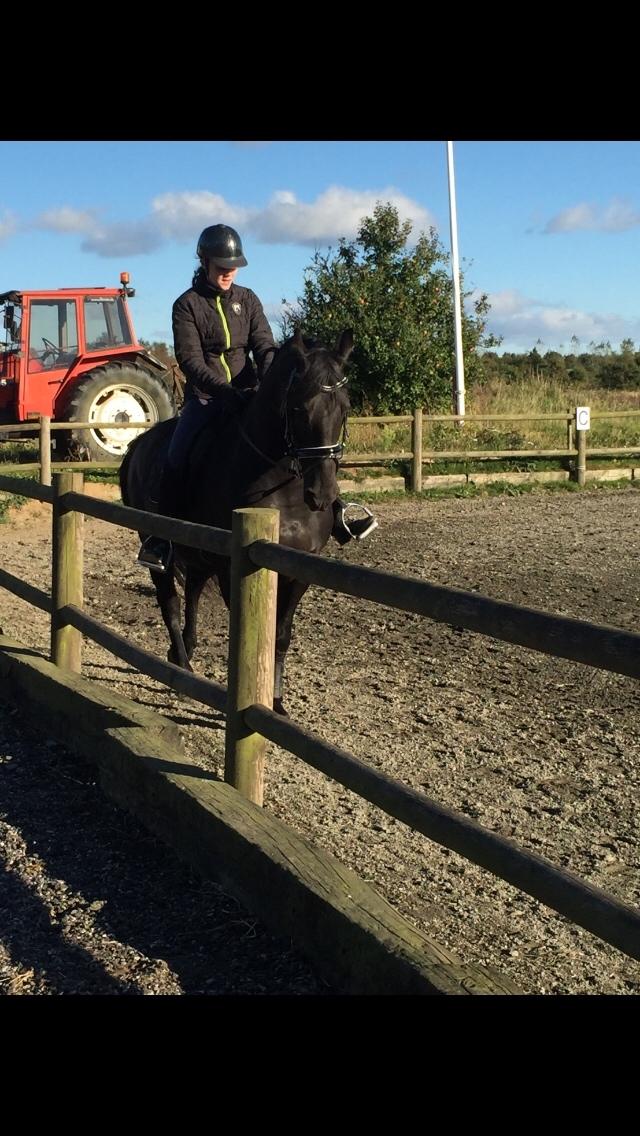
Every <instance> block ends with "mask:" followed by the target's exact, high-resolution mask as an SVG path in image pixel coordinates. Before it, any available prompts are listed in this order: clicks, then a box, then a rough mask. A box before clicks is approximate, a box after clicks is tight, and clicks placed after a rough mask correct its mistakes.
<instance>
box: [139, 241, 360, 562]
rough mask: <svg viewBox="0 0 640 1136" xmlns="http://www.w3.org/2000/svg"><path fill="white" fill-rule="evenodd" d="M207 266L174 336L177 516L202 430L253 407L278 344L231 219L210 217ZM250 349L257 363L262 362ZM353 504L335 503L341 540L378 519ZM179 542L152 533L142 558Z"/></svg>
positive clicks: (167, 555)
mask: <svg viewBox="0 0 640 1136" xmlns="http://www.w3.org/2000/svg"><path fill="white" fill-rule="evenodd" d="M197 256H198V259H199V261H200V268H198V269H197V271H196V272H195V274H194V277H193V283H192V287H191V288H189V289H188V291H186V292H183V294H182V295H181V296H179V297H178V299H177V300H176V301H175V303H174V305H173V338H174V349H175V353H176V359H177V361H178V364H179V366H180V368H181V370H182V372H183V374H184V375H185V377H186V385H185V394H184V406H183V408H182V411H181V414H180V417H179V418H178V421H177V424H176V428H175V430H174V433H173V436H172V439H171V442H170V445H169V450H168V454H167V458H166V462H165V465H164V469H163V473H162V477H161V480H160V488H159V492H158V500H157V502H156V501H154V502H153V504H154V506H155V508H156V510H157V512H158V513H162V514H163V515H164V516H168V517H175V516H177V515H178V514H179V509H180V500H181V498H182V497H183V492H182V484H183V477H184V472H185V468H186V464H187V460H188V456H189V451H190V449H191V447H192V445H193V442H194V440H195V438H196V437H197V435H198V434H199V433H200V431H201V430H202V429H203V427H204V426H206V425H207V424H211V423H215V424H216V426H217V427H219V429H220V430H222V428H223V426H224V425H225V423H226V422H228V421H229V420H230V419H231V418H232V417H235V416H236V415H238V414H239V413H240V412H241V411H242V410H243V409H244V407H245V405H246V400H247V399H248V398H250V397H251V392H253V391H254V390H255V388H256V386H257V384H258V382H259V381H261V380H262V379H263V378H264V376H265V374H266V373H267V371H268V369H269V367H270V365H271V362H272V360H273V356H274V353H275V350H276V345H275V341H274V338H273V335H272V332H271V328H270V327H269V324H268V322H267V318H266V316H265V314H264V310H263V307H262V304H261V303H260V300H259V299H258V297H257V296H256V294H255V292H252V291H251V289H250V288H242V287H240V286H239V285H238V284H236V283H235V278H236V274H237V272H238V269H239V268H243V267H244V266H245V265H246V264H247V260H246V258H245V256H244V253H243V251H242V242H241V240H240V237H239V235H238V233H237V232H236V230H235V229H232V228H230V226H229V225H209V227H208V228H206V229H204V231H203V232H202V233H201V234H200V238H199V240H198V246H197ZM249 352H251V353H252V355H253V358H254V360H255V362H256V364H257V373H256V369H255V367H254V365H253V363H252V362H251V359H250V358H249ZM352 507H353V503H352V502H350V503H349V505H346V506H345V504H344V503H343V502H342V501H341V499H340V498H339V497H336V500H335V501H334V503H333V517H334V525H333V530H332V535H333V536H334V537H335V539H336V540H337V541H338V543H339V544H346V543H347V542H348V541H349V540H351V539H352V538H354V537H355V539H356V540H363V539H364V537H366V536H368V535H369V533H371V532H373V530H374V529H375V528H377V525H378V522H377V521H376V520H375V518H374V517H373V515H372V513H371V511H370V510H369V509H366V508H365V507H364V506H355V507H356V508H360V509H364V513H365V515H364V517H360V518H357V519H354V520H347V516H346V515H345V514H346V513H347V510H349V509H351V508H352ZM170 560H171V543H170V542H169V541H166V540H161V539H160V538H159V537H153V536H150V537H147V539H146V540H145V541H144V542H143V544H142V548H141V549H140V553H139V556H138V563H139V564H141V565H143V566H144V567H145V568H149V569H150V570H151V571H152V572H166V571H167V569H168V567H169V562H170Z"/></svg>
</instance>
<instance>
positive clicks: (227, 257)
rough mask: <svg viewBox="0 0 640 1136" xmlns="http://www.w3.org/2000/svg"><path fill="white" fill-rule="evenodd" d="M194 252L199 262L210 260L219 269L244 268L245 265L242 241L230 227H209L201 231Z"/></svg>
mask: <svg viewBox="0 0 640 1136" xmlns="http://www.w3.org/2000/svg"><path fill="white" fill-rule="evenodd" d="M196 252H197V255H198V256H199V257H200V259H201V260H212V261H213V262H214V264H216V265H218V266H219V267H220V268H244V266H245V264H246V263H247V259H246V257H245V255H244V253H243V251H242V241H241V240H240V237H239V235H238V233H236V231H235V229H232V228H231V226H230V225H209V226H208V228H206V229H203V231H202V232H201V234H200V237H199V239H198V248H197V250H196Z"/></svg>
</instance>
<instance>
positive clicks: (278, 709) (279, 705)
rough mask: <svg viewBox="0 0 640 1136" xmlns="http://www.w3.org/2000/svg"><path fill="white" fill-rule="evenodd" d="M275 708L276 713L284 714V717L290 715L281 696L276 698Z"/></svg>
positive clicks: (274, 701)
mask: <svg viewBox="0 0 640 1136" xmlns="http://www.w3.org/2000/svg"><path fill="white" fill-rule="evenodd" d="M273 709H274V713H276V714H282V717H283V718H288V717H289V715H288V714H287V711H286V710H285V708H284V706H283V705H282V699H281V698H274V700H273Z"/></svg>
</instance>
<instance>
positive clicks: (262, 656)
mask: <svg viewBox="0 0 640 1136" xmlns="http://www.w3.org/2000/svg"><path fill="white" fill-rule="evenodd" d="M279 533H280V513H279V511H278V510H277V509H236V510H235V512H234V514H233V521H232V528H231V606H230V609H229V664H228V673H227V726H226V736H225V765H224V779H225V781H227V782H228V783H229V784H230V785H233V786H234V788H236V789H237V790H238V791H239V792H240V793H242V794H243V795H244V796H245V797H248V798H249V800H250V801H253V802H254V803H255V804H256V805H261V804H262V798H263V788H264V753H265V748H266V745H267V742H266V738H263V737H262V735H261V734H256V733H254V732H253V731H252V730H251V729H250V728H249V727H247V726H246V725H245V724H244V721H243V717H242V712H243V710H246V708H247V706H251V704H252V703H254V702H257V703H261V704H262V705H263V706H268V707H269V709H271V707H272V705H273V680H274V660H275V638H276V605H277V592H278V576H277V573H276V572H271V571H269V570H268V569H266V568H256V566H255V564H252V562H251V561H250V560H249V557H248V555H247V548H248V547H249V545H250V544H253V542H254V541H256V540H272V541H276V542H277V540H278V536H279Z"/></svg>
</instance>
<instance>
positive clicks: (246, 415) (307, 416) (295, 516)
mask: <svg viewBox="0 0 640 1136" xmlns="http://www.w3.org/2000/svg"><path fill="white" fill-rule="evenodd" d="M352 350H353V334H352V332H351V331H344V332H343V333H342V335H341V336H340V337H339V339H338V342H337V344H336V347H335V349H334V350H330V349H328V348H326V347H323V346H321V345H320V344H319V343H317V342H316V341H314V340H310V339H304V338H303V336H302V334H301V333H300V331H297V332H296V334H295V335H294V336H293V337H292V338H291V339H289V340H287V342H286V343H284V344H283V346H282V347H280V348H279V349H278V351H277V352H276V355H275V357H274V360H273V363H272V364H271V367H270V368H269V371H268V372H267V375H266V376H265V378H264V379H263V381H262V383H261V384H260V387H259V388H258V390H257V392H256V393H255V394H254V395H253V396H252V398H251V401H250V402H249V404H248V406H247V407H246V409H245V410H244V411H243V413H242V415H241V416H238V417H236V418H232V419H231V420H229V421H228V422H227V423H226V424H225V425H224V426H223V427H222V428H220V427H219V426H218V427H216V426H215V425H214V426H205V427H204V428H203V430H202V431H201V433H200V434H199V435H198V437H197V438H196V440H195V443H194V446H193V449H192V452H191V455H190V458H189V466H188V471H187V473H186V476H185V483H184V487H183V489H184V507H183V508H182V509H181V512H180V516H181V518H182V519H183V520H188V521H195V522H197V523H199V524H205V525H212V526H214V527H216V528H223V529H230V528H231V514H232V512H233V510H234V509H237V508H240V507H247V506H253V507H256V508H275V509H279V510H280V543H281V544H285V545H288V546H289V547H290V548H297V549H301V550H303V551H305V552H321V551H322V549H323V548H324V546H325V544H326V543H327V541H328V539H329V536H330V534H331V530H332V527H333V523H334V517H333V509H332V505H333V502H334V501H335V499H336V497H337V496H338V483H337V470H338V463H339V461H340V458H341V456H342V443H343V440H344V436H345V433H346V421H347V413H348V410H349V398H348V395H347V391H346V383H347V379H346V377H345V374H344V369H345V365H346V362H347V360H348V358H349V355H350V354H351V352H352ZM175 422H176V419H171V420H170V421H166V422H162V423H159V424H158V425H157V426H154V427H152V429H151V430H149V431H147V432H146V433H144V434H141V435H140V436H139V437H138V438H137V439H136V440H135V441H134V442H133V443H132V444H131V446H130V447H129V450H128V451H127V454H126V456H125V459H124V461H123V462H122V465H121V467H120V486H121V490H122V500H123V501H124V503H125V505H131V506H133V507H134V508H136V509H144V510H147V511H151V512H154V511H155V509H156V508H157V505H156V506H154V502H157V497H158V492H157V490H158V483H159V479H160V473H161V469H162V465H163V463H164V460H165V456H166V453H167V449H168V445H169V441H170V438H171V434H172V432H173V429H174V428H175ZM140 535H141V537H143V536H144V534H142V533H141V534H140ZM176 570H181V571H182V572H183V574H184V596H185V624H184V630H183V631H182V632H181V631H180V599H179V596H178V593H177V591H176V587H175V572H176ZM213 576H215V577H217V579H218V583H219V586H220V591H221V593H222V597H223V599H224V601H225V603H226V605H227V607H228V606H229V594H230V583H229V560H228V559H227V558H226V557H219V556H215V555H213V554H210V553H203V552H199V551H198V550H196V549H189V548H186V547H184V546H182V547H178V548H176V549H174V557H173V560H172V562H171V565H170V567H169V570H168V572H166V573H163V574H161V575H158V574H157V573H154V572H152V573H151V578H152V580H153V583H154V585H155V589H156V595H157V599H158V604H159V606H160V609H161V611H162V618H163V619H164V622H165V624H166V626H167V630H168V632H169V637H170V640H171V647H170V649H169V653H168V656H167V657H168V659H169V661H170V662H172V663H176V664H178V666H181V667H185V668H186V669H187V670H191V669H192V667H191V664H190V659H191V657H192V655H193V652H194V650H195V648H196V646H197V615H198V603H199V600H200V596H201V594H202V589H203V588H204V585H205V583H206V582H207V580H209V579H211V578H212V577H213ZM307 587H308V584H301V583H299V582H298V581H297V580H292V579H289V578H286V577H283V576H279V577H278V605H277V616H276V666H275V689H274V703H273V706H274V710H277V711H279V712H280V713H283V714H284V713H285V710H284V708H283V705H282V681H283V675H284V661H285V657H286V654H287V650H288V648H289V643H290V641H291V629H292V623H293V616H294V614H295V610H296V608H297V606H298V604H299V602H300V600H301V598H302V596H303V595H304V593H305V591H306V590H307Z"/></svg>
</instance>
